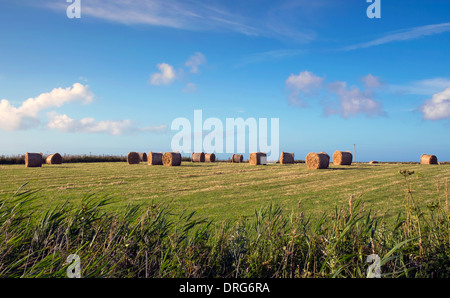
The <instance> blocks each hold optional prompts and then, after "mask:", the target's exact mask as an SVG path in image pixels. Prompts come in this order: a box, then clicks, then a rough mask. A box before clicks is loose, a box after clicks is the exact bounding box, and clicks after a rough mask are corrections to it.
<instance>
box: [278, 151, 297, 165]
mask: <svg viewBox="0 0 450 298" xmlns="http://www.w3.org/2000/svg"><path fill="white" fill-rule="evenodd" d="M292 163H294V153H287V152H284V151H282V152H281V156H280V164H282V165H284V164H292Z"/></svg>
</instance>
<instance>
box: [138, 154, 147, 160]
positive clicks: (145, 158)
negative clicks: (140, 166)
mask: <svg viewBox="0 0 450 298" xmlns="http://www.w3.org/2000/svg"><path fill="white" fill-rule="evenodd" d="M139 159H140V160H141V161H142V162H147V153H145V152H143V153H139Z"/></svg>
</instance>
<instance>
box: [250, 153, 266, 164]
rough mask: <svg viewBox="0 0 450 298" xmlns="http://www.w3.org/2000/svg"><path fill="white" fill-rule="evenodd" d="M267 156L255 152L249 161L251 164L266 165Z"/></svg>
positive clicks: (251, 154)
mask: <svg viewBox="0 0 450 298" xmlns="http://www.w3.org/2000/svg"><path fill="white" fill-rule="evenodd" d="M266 158H267V155H266V154H265V153H263V152H253V153H250V157H249V159H248V162H249V164H251V165H253V166H256V165H265V164H266V163H267V160H266Z"/></svg>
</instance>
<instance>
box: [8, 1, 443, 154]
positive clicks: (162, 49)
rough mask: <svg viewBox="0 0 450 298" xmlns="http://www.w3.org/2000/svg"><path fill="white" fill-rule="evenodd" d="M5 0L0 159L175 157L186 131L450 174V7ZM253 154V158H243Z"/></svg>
mask: <svg viewBox="0 0 450 298" xmlns="http://www.w3.org/2000/svg"><path fill="white" fill-rule="evenodd" d="M80 3H81V18H80V19H76V18H74V19H69V18H68V17H67V15H66V9H67V7H68V5H70V3H67V2H66V1H63V0H53V1H45V0H44V1H32V0H28V1H25V0H18V1H3V0H0V140H1V141H0V155H13V154H23V153H24V152H27V151H28V152H43V153H53V152H60V153H66V154H84V153H86V154H89V153H92V154H123V155H125V154H127V153H128V152H129V151H139V152H147V151H163V152H164V151H169V150H171V146H170V145H171V139H172V137H173V136H174V135H175V133H176V132H177V131H172V130H171V123H172V121H173V120H174V119H176V118H178V117H185V118H188V119H191V120H192V121H193V115H194V110H196V109H201V110H202V111H203V117H204V119H206V118H209V117H215V118H219V119H222V120H223V121H224V122H225V119H226V118H238V117H242V118H244V119H247V118H256V119H258V118H269V119H270V118H279V121H280V136H279V140H280V150H284V151H288V152H294V153H295V155H296V158H298V159H304V157H305V156H306V154H307V153H309V152H318V151H325V152H328V153H329V154H332V153H333V152H334V151H335V150H350V151H353V144H356V160H357V161H369V160H380V161H418V160H419V158H420V155H421V154H423V153H428V154H436V155H437V156H438V158H439V160H441V161H444V160H450V139H449V138H448V135H449V130H450V126H449V124H450V122H449V119H450V71H449V70H450V55H449V49H450V17H449V15H450V2H448V1H418V0H411V1H387V0H381V19H370V18H368V17H367V14H366V10H367V8H368V6H369V5H370V3H367V2H366V1H365V0H348V1H332V0H318V1H306V0H281V1H262V0H248V1H234V0H227V1H225V0H222V1H219V0H217V1H216V0H214V1H212V0H211V1H197V0H190V1H186V0H184V1H181V0H165V1H162V0H149V1H143V0H141V1H127V0H110V1H99V0H80ZM246 154H247V155H248V152H246Z"/></svg>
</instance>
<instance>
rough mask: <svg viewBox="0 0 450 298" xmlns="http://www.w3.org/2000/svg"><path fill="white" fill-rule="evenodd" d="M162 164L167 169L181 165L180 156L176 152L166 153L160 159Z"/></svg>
mask: <svg viewBox="0 0 450 298" xmlns="http://www.w3.org/2000/svg"><path fill="white" fill-rule="evenodd" d="M162 163H163V165H165V166H168V167H175V166H179V165H181V154H180V153H178V152H166V153H164V155H163V157H162Z"/></svg>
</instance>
